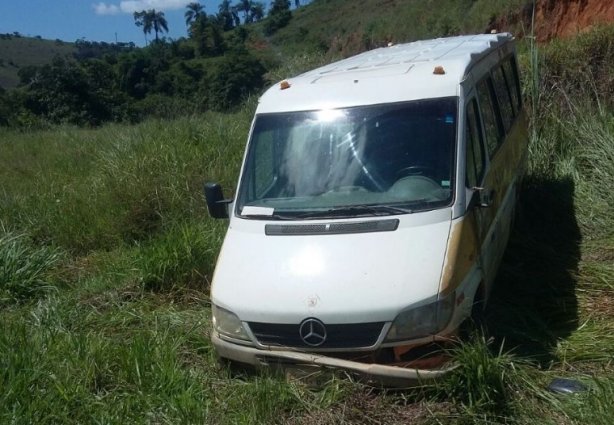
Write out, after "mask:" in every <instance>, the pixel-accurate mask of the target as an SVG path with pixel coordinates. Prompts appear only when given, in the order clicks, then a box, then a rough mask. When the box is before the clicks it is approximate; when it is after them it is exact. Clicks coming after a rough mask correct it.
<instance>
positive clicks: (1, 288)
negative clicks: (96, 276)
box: [0, 223, 61, 305]
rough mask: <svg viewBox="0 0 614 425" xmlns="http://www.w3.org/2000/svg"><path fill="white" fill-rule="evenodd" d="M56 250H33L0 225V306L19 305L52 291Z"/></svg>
mask: <svg viewBox="0 0 614 425" xmlns="http://www.w3.org/2000/svg"><path fill="white" fill-rule="evenodd" d="M60 259H61V253H60V251H59V250H57V249H54V248H51V247H46V246H41V247H37V246H35V245H34V244H33V243H32V242H31V241H30V240H29V238H28V237H27V235H25V234H19V233H14V232H8V231H6V230H5V229H4V228H3V227H2V226H1V223H0V305H1V304H4V303H8V302H15V301H23V300H26V299H29V298H32V297H36V296H38V295H41V294H42V293H44V292H48V291H49V290H50V289H53V288H54V286H53V284H52V282H51V281H52V275H51V272H52V270H53V268H54V267H55V266H56V265H57V264H58V262H59V261H60Z"/></svg>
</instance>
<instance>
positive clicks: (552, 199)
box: [487, 177, 581, 366]
mask: <svg viewBox="0 0 614 425" xmlns="http://www.w3.org/2000/svg"><path fill="white" fill-rule="evenodd" d="M520 203H521V208H522V213H521V214H520V216H519V217H518V219H517V221H516V225H515V228H514V230H513V231H512V234H511V235H510V241H509V244H508V247H507V251H506V253H505V255H504V258H503V261H502V264H501V266H500V268H499V274H498V276H497V278H496V281H495V285H494V289H493V292H492V296H491V299H490V302H489V308H488V311H487V322H488V326H489V329H490V332H491V334H492V335H493V336H494V337H495V339H496V340H497V342H498V344H496V346H500V344H501V342H503V341H504V348H505V349H506V350H509V349H513V351H514V353H515V354H517V355H519V356H522V357H527V358H530V359H532V360H534V361H537V362H538V363H540V364H541V365H544V366H545V365H547V364H548V363H549V362H551V361H553V360H554V349H555V348H556V344H557V341H558V340H559V339H561V338H565V337H567V336H569V335H570V334H571V332H573V331H574V330H575V329H576V328H577V327H578V311H577V310H578V303H577V299H576V294H575V286H576V276H577V272H578V262H579V260H580V242H581V234H580V229H579V228H578V225H577V222H576V218H575V211H574V182H573V180H571V179H570V178H566V179H562V180H555V179H549V178H538V177H533V178H529V179H527V181H526V182H525V185H524V187H523V191H522V194H521V199H520Z"/></svg>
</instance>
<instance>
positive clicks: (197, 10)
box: [184, 2, 205, 28]
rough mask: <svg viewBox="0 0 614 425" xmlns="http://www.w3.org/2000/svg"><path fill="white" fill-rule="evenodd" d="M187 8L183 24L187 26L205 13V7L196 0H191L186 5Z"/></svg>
mask: <svg viewBox="0 0 614 425" xmlns="http://www.w3.org/2000/svg"><path fill="white" fill-rule="evenodd" d="M186 8H187V9H188V10H186V12H185V15H184V16H185V24H186V26H187V27H188V28H189V27H190V26H191V25H192V23H193V22H194V21H196V20H197V19H199V18H200V17H201V16H203V15H204V13H205V8H204V6H203V5H202V4H200V3H198V2H192V3H190V4H188V5H187V6H186Z"/></svg>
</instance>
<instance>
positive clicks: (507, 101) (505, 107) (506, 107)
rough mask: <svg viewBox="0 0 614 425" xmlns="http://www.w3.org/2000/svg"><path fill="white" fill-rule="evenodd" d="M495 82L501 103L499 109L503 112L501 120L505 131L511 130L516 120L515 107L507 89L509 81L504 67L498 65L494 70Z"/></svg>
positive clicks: (499, 102) (498, 99)
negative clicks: (504, 72) (506, 80)
mask: <svg viewBox="0 0 614 425" xmlns="http://www.w3.org/2000/svg"><path fill="white" fill-rule="evenodd" d="M492 75H493V83H494V87H495V92H496V93H497V101H498V104H499V111H500V112H501V122H502V123H503V127H504V128H505V131H506V132H507V131H509V129H510V127H511V126H512V123H513V122H514V109H513V108H512V99H511V98H510V93H509V91H508V89H507V83H506V82H505V75H503V68H501V67H497V68H496V69H495V70H494V71H493V74H492Z"/></svg>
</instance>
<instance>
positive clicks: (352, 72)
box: [257, 33, 513, 113]
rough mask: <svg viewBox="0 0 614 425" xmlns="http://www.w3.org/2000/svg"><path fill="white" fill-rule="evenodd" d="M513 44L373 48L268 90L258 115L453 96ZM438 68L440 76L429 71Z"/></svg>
mask: <svg viewBox="0 0 614 425" xmlns="http://www.w3.org/2000/svg"><path fill="white" fill-rule="evenodd" d="M511 40H513V37H512V36H511V34H508V33H501V34H481V35H466V36H459V37H448V38H437V39H433V40H423V41H415V42H412V43H406V44H398V45H393V46H389V47H383V48H379V49H374V50H371V51H368V52H365V53H361V54H359V55H356V56H352V57H350V58H347V59H344V60H341V61H338V62H334V63H331V64H329V65H325V66H323V67H321V68H317V69H314V70H312V71H308V72H306V73H304V74H301V75H298V76H296V77H294V78H289V79H287V80H286V81H287V82H288V83H289V85H290V86H289V87H288V88H286V89H282V86H281V83H278V84H276V85H274V86H273V87H271V88H269V89H268V90H267V91H266V92H265V93H264V95H263V96H262V97H261V98H260V103H259V105H258V109H257V113H274V112H284V111H308V110H320V109H334V108H344V107H352V106H359V105H374V104H380V103H392V102H403V101H410V100H417V99H426V98H437V97H448V96H458V94H459V83H460V82H461V81H462V80H463V79H464V78H465V75H466V74H467V72H468V70H469V69H470V68H471V67H472V66H473V65H474V64H475V63H477V62H478V61H479V60H480V59H481V58H483V57H484V56H486V55H487V54H488V53H490V52H492V51H494V50H497V49H499V48H500V47H502V46H503V45H504V44H506V43H509V42H510V41H511ZM438 66H440V67H443V70H444V72H445V73H444V74H436V73H434V69H435V67H438Z"/></svg>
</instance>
